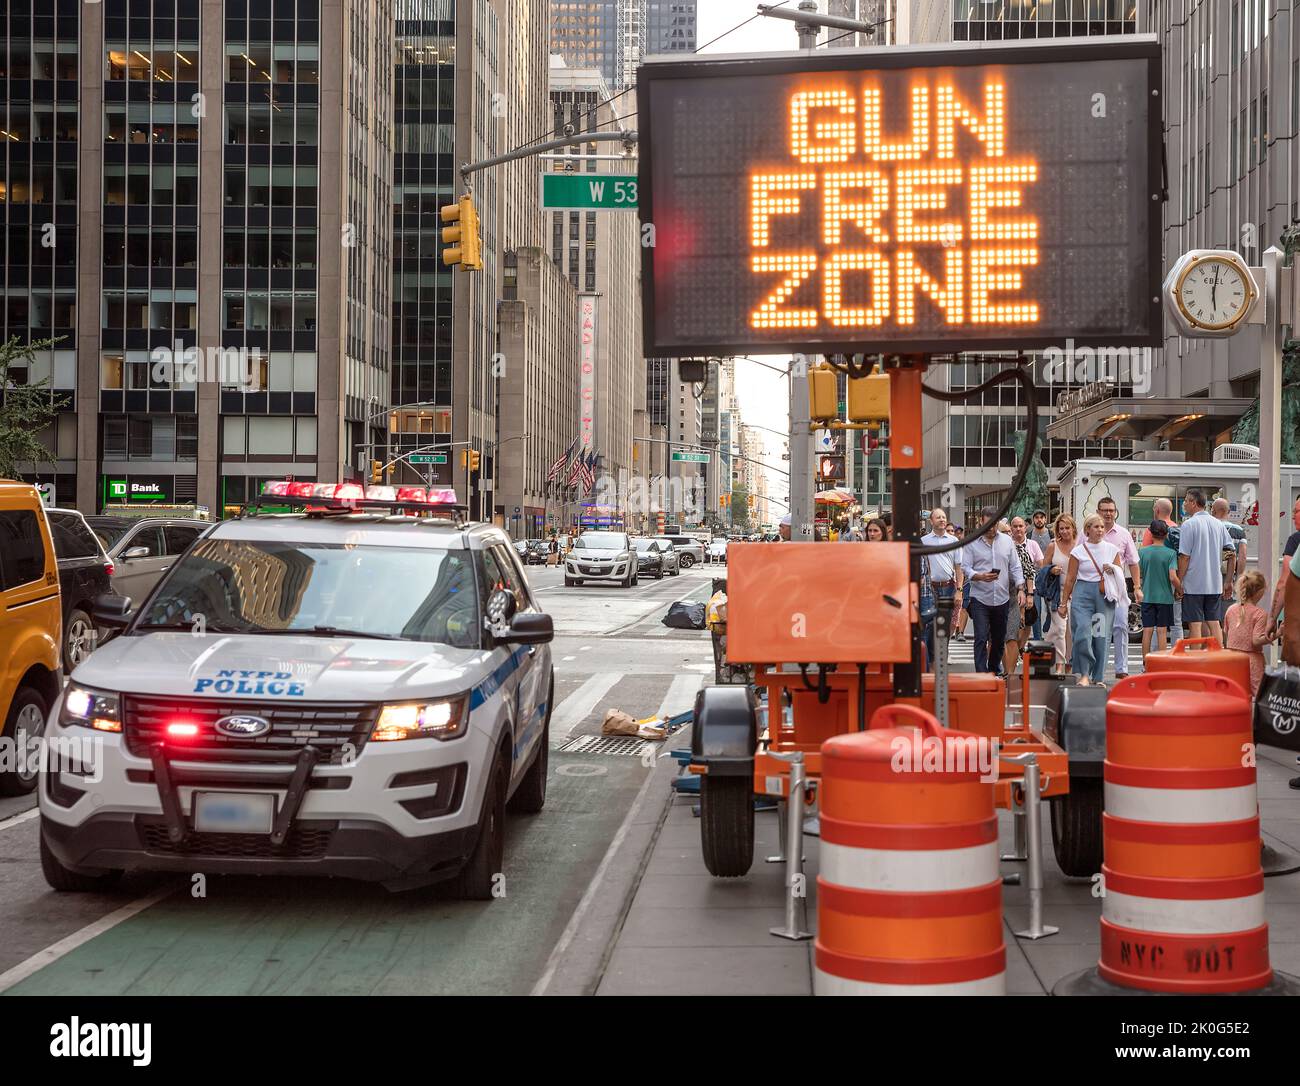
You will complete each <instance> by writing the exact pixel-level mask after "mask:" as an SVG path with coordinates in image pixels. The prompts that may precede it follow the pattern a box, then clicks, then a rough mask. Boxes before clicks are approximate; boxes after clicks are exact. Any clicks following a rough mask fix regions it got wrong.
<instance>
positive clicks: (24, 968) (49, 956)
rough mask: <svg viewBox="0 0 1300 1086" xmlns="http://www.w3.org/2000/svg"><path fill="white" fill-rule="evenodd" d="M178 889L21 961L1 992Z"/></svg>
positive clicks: (2, 980)
mask: <svg viewBox="0 0 1300 1086" xmlns="http://www.w3.org/2000/svg"><path fill="white" fill-rule="evenodd" d="M177 888H178V887H177V886H165V887H163V888H162V889H161V890H155V891H154V892H153V893H152V894H150V895H149V896H148V897H142V898H140V899H139V900H138V901H133V902H131V904H129V905H123V906H122V907H121V908H120V909H117V910H115V911H114V912H111V913H109V914H108V915H107V916H101V917H100V918H99V919H98V920H96V921H95V922H94V923H93V924H87V925H86V926H85V927H84V928H82V929H81V930H80V931H74V932H73V933H72V934H71V935H67V936H64V937H63V938H62V939H60V940H59V941H58V942H57V943H51V944H50V945H49V946H47V947H46V948H45V949H44V950H38V951H37V952H36V953H35V954H33V955H32V956H31V957H30V958H28V959H27V960H26V961H22V962H19V963H18V964H17V965H15V966H14V967H13V968H12V969H9V970H6V971H5V972H4V973H0V992H3V991H5V990H6V989H9V988H12V987H13V986H14V985H15V984H17V983H19V982H20V981H24V980H26V979H27V978H28V977H30V976H31V975H32V974H33V973H38V972H40V971H41V970H42V969H44V968H45V967H46V966H47V965H51V964H53V963H54V962H57V961H58V960H59V959H60V958H62V957H65V956H66V955H68V954H71V953H72V952H73V951H74V950H76V949H77V948H78V947H79V946H83V945H84V944H86V943H88V942H90V940H91V939H94V938H95V937H96V936H99V935H103V934H104V932H106V931H109V930H111V929H113V928H115V927H117V926H118V924H121V923H122V922H123V921H124V920H130V919H131V917H133V916H135V915H136V914H137V913H142V912H144V910H145V909H147V908H149V907H150V906H151V905H156V904H158V902H160V901H161V900H162V899H163V898H165V897H167V896H168V895H170V894H174V893H175V892H176V890H177Z"/></svg>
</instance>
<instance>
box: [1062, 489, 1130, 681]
mask: <svg viewBox="0 0 1300 1086" xmlns="http://www.w3.org/2000/svg"><path fill="white" fill-rule="evenodd" d="M1105 534H1106V525H1105V523H1104V522H1103V521H1102V519H1101V517H1099V516H1098V515H1097V514H1096V513H1093V514H1092V516H1090V517H1088V518H1087V519H1086V520H1085V521H1084V522H1083V536H1084V538H1083V540H1082V541H1080V543H1079V545H1078V546H1076V547H1075V548H1074V549H1073V550H1072V551H1070V565H1069V568H1068V569H1067V570H1066V573H1065V585H1064V586H1063V587H1062V589H1061V603H1060V606H1058V607H1057V613H1058V614H1059V615H1060V616H1061V617H1062V618H1064V617H1065V616H1066V614H1067V613H1068V614H1069V615H1070V628H1071V633H1072V636H1073V639H1074V657H1073V666H1074V673H1075V674H1076V675H1077V676H1079V685H1080V686H1092V685H1094V684H1097V683H1101V682H1103V680H1104V679H1105V677H1106V655H1107V653H1106V650H1107V646H1109V645H1110V634H1111V625H1112V623H1113V622H1114V621H1115V604H1116V602H1117V600H1118V598H1119V595H1120V594H1123V595H1124V597H1125V598H1126V599H1127V593H1125V590H1124V570H1123V568H1122V567H1121V566H1120V564H1119V555H1120V550H1119V548H1118V547H1116V546H1115V544H1113V543H1107V542H1106V541H1105V540H1104V539H1102V536H1103V535H1105ZM1108 571H1113V572H1108ZM1117 579H1118V585H1117V583H1116V582H1117Z"/></svg>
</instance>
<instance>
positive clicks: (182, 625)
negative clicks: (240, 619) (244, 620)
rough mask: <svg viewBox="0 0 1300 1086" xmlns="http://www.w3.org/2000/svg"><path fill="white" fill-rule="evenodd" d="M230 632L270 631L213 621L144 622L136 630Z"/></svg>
mask: <svg viewBox="0 0 1300 1086" xmlns="http://www.w3.org/2000/svg"><path fill="white" fill-rule="evenodd" d="M196 629H197V630H198V632H199V633H230V634H247V633H264V632H270V631H263V630H241V629H239V627H237V626H213V625H212V624H211V623H205V624H203V625H201V626H198V627H195V625H194V623H193V622H142V623H140V624H139V625H138V626H137V627H136V630H137V631H139V630H184V631H185V632H186V633H194V632H195V630H196Z"/></svg>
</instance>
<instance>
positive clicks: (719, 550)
mask: <svg viewBox="0 0 1300 1086" xmlns="http://www.w3.org/2000/svg"><path fill="white" fill-rule="evenodd" d="M709 561H710V562H721V563H722V564H723V565H724V566H725V565H726V564H727V541H726V540H725V539H715V540H714V541H713V542H712V543H710V544H709Z"/></svg>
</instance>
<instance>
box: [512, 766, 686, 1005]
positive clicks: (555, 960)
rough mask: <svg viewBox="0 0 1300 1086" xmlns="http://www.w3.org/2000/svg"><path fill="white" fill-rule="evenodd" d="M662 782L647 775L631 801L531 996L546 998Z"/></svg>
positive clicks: (655, 777) (547, 960)
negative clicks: (617, 858) (609, 873)
mask: <svg viewBox="0 0 1300 1086" xmlns="http://www.w3.org/2000/svg"><path fill="white" fill-rule="evenodd" d="M658 780H659V775H658V774H657V773H647V774H646V778H645V780H644V781H642V782H641V789H640V791H638V792H637V794H636V799H634V800H633V801H632V806H631V807H629V808H628V811H627V814H626V815H625V816H624V817H623V822H622V824H621V825H620V826H619V827H618V830H617V832H616V833H615V834H614V839H613V840H612V841H610V843H609V848H607V849H606V850H605V855H604V856H603V857H601V861H600V866H599V867H597V868H596V873H595V874H594V875H592V877H591V881H590V882H589V883H587V889H586V892H585V893H584V894H583V895H582V898H581V899H580V900H579V902H578V904H577V907H576V908H575V909H574V910H573V915H572V916H571V917H569V922H568V924H566V925H565V927H564V931H563V932H562V933H561V934H560V938H559V941H558V942H557V943H556V944H555V947H554V949H553V950H552V951H551V954H550V957H549V958H547V959H546V968H545V969H544V970H543V971H542V975H541V976H540V977H539V978H538V980H537V983H536V984H535V985H533V990H532V992H531V993H530V994H531V995H535V996H539V995H545V994H546V989H547V988H549V987H550V986H551V981H552V980H554V979H555V971H556V969H558V968H559V965H560V961H561V960H562V959H563V957H564V954H565V951H567V950H568V949H569V944H570V943H572V942H573V940H574V938H575V937H576V936H577V934H578V932H579V931H580V930H581V929H582V922H583V919H584V918H585V917H586V915H587V913H588V911H589V910H590V909H591V905H592V902H594V901H595V900H596V898H597V897H598V896H599V895H600V892H601V883H602V882H604V881H605V872H606V871H608V870H609V867H610V864H612V863H613V862H614V857H615V856H617V855H618V851H619V849H620V848H621V847H622V845H623V841H624V839H625V838H626V837H627V835H628V831H629V830H630V829H631V828H632V824H633V822H634V821H635V819H636V818H637V816H638V815H639V814H640V812H641V808H642V806H644V804H645V802H646V799H647V797H648V796H649V794H650V790H651V789H652V788H653V787H654V785H655V782H656V781H658ZM659 787H660V788H662V787H663V782H662V781H659Z"/></svg>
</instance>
